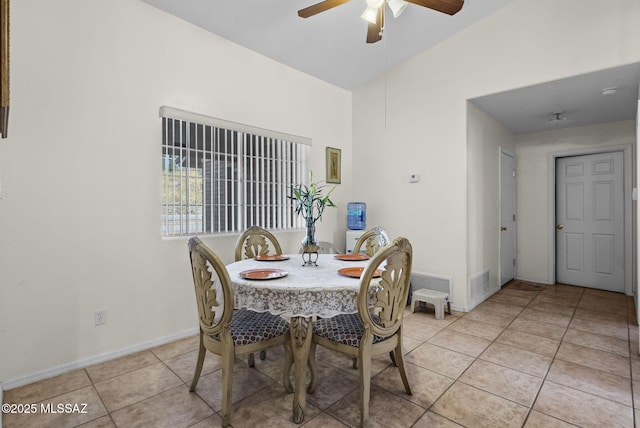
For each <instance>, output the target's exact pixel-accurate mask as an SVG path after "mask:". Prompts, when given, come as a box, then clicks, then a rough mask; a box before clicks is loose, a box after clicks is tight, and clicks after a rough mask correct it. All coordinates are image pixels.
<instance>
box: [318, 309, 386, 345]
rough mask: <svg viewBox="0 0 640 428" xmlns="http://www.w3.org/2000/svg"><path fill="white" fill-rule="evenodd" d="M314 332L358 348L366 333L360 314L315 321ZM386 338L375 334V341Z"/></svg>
mask: <svg viewBox="0 0 640 428" xmlns="http://www.w3.org/2000/svg"><path fill="white" fill-rule="evenodd" d="M313 334H315V335H318V336H320V337H324V338H326V339H329V340H331V341H334V342H338V343H343V344H345V345H348V346H353V347H356V348H358V347H359V346H360V340H361V339H362V335H363V334H364V326H363V325H362V322H361V321H360V316H359V315H358V314H346V315H336V316H335V317H331V318H322V319H319V320H317V321H316V322H315V323H313ZM385 339H386V338H382V337H379V336H375V335H374V336H373V343H378V342H382V341H383V340H385Z"/></svg>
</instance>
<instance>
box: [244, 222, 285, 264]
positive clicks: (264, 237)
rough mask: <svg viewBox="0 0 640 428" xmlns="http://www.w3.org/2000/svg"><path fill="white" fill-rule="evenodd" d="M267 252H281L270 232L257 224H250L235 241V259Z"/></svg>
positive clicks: (248, 257)
mask: <svg viewBox="0 0 640 428" xmlns="http://www.w3.org/2000/svg"><path fill="white" fill-rule="evenodd" d="M271 250H273V252H271ZM267 254H282V248H281V247H280V243H279V242H278V240H277V239H276V237H275V236H274V235H273V234H272V233H271V232H269V231H268V230H266V229H263V228H261V227H259V226H251V227H250V228H248V229H247V230H245V231H244V232H243V233H242V235H240V237H239V238H238V240H237V241H236V252H235V260H236V261H238V260H242V259H252V258H254V257H256V256H260V255H267Z"/></svg>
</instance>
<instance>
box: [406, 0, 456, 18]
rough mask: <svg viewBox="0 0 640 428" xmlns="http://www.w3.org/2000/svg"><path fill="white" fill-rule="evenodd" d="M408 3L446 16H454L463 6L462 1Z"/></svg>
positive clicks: (429, 0)
mask: <svg viewBox="0 0 640 428" xmlns="http://www.w3.org/2000/svg"><path fill="white" fill-rule="evenodd" d="M407 1H408V2H409V3H413V4H417V5H419V6H424V7H427V8H429V9H433V10H437V11H438V12H442V13H446V14H447V15H455V14H456V13H458V12H460V9H462V6H464V0H407Z"/></svg>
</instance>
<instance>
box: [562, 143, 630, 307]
mask: <svg viewBox="0 0 640 428" xmlns="http://www.w3.org/2000/svg"><path fill="white" fill-rule="evenodd" d="M630 156H631V147H630V146H625V147H610V148H606V147H605V148H599V149H591V150H584V151H582V152H579V151H574V152H565V153H554V154H553V155H552V159H551V161H552V162H553V163H552V168H550V172H551V173H552V174H553V176H552V177H551V182H552V188H550V194H551V196H550V199H551V200H550V202H551V204H550V210H551V212H550V223H551V231H550V241H551V244H550V245H551V246H552V248H550V249H551V253H550V254H552V255H553V263H552V265H553V269H554V271H553V276H552V277H553V280H554V282H558V283H565V284H572V285H578V286H584V287H590V288H597V289H602V290H609V291H615V292H622V293H625V294H628V295H630V294H631V286H632V284H631V245H632V243H631V203H630V196H631V190H630V189H631V173H630V168H631V163H630V162H631V159H630Z"/></svg>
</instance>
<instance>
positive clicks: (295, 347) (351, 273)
mask: <svg viewBox="0 0 640 428" xmlns="http://www.w3.org/2000/svg"><path fill="white" fill-rule="evenodd" d="M368 258H369V257H368V256H366V255H364V254H319V255H318V258H317V260H315V262H316V264H315V265H313V264H308V263H304V261H303V258H302V257H301V255H300V254H285V255H280V254H276V255H267V256H259V257H257V258H253V259H245V260H240V261H237V262H234V263H231V264H229V265H227V271H228V273H229V277H230V279H231V282H232V284H233V289H234V290H233V291H234V300H235V301H234V305H235V308H236V309H240V308H247V309H250V310H253V311H258V312H264V311H269V312H270V313H272V314H274V315H280V316H283V317H286V318H288V319H290V338H291V350H292V354H293V362H294V390H293V392H294V395H293V420H294V422H296V423H302V422H303V421H304V413H305V409H306V392H307V390H306V385H305V383H306V369H307V364H308V360H309V352H310V349H311V338H312V331H313V330H312V327H313V321H314V320H316V319H317V318H318V317H322V318H329V317H333V316H336V315H339V314H353V313H356V312H358V308H357V295H358V291H359V290H360V278H359V277H360V274H361V273H362V270H363V269H364V267H365V265H366V264H367V262H368Z"/></svg>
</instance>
